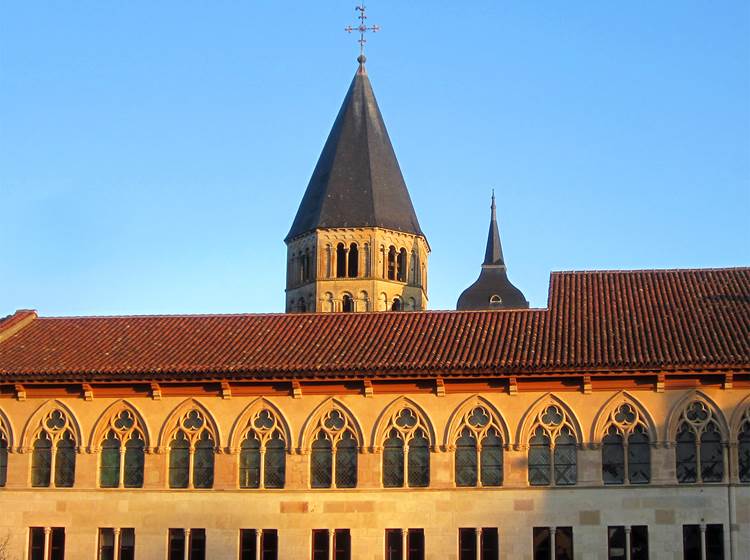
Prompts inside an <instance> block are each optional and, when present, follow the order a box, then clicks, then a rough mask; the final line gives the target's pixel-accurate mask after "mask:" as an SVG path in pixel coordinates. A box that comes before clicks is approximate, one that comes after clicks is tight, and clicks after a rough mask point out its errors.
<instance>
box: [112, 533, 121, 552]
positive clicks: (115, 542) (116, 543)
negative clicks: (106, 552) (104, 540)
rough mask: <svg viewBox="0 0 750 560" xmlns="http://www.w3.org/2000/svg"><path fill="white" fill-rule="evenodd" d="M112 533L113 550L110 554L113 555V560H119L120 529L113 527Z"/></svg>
mask: <svg viewBox="0 0 750 560" xmlns="http://www.w3.org/2000/svg"><path fill="white" fill-rule="evenodd" d="M112 532H113V533H114V538H113V540H112V543H113V545H114V550H113V552H112V554H113V555H114V560H120V529H119V528H118V527H115V528H114V529H112Z"/></svg>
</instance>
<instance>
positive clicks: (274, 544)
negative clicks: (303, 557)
mask: <svg viewBox="0 0 750 560" xmlns="http://www.w3.org/2000/svg"><path fill="white" fill-rule="evenodd" d="M260 552H261V555H260V560H277V558H278V557H279V534H278V533H277V532H276V529H263V532H262V533H261V535H260Z"/></svg>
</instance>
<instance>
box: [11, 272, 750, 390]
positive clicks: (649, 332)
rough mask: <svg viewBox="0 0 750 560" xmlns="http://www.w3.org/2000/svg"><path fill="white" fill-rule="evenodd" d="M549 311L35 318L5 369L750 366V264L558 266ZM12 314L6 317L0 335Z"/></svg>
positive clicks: (25, 376)
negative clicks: (578, 269)
mask: <svg viewBox="0 0 750 560" xmlns="http://www.w3.org/2000/svg"><path fill="white" fill-rule="evenodd" d="M548 303H549V305H548V308H547V309H529V310H525V309H524V310H503V311H427V312H413V313H395V312H389V313H347V314H344V313H338V314H298V315H291V314H275V315H204V316H133V317H64V318H52V317H51V318H46V317H42V318H37V319H34V320H32V321H31V322H30V323H29V324H28V325H26V326H24V327H23V328H21V329H20V330H19V331H18V332H16V333H15V334H13V335H12V336H10V337H8V338H7V339H6V340H4V341H2V336H0V380H2V379H3V378H4V379H6V380H8V381H11V380H13V381H19V380H33V379H51V378H54V379H60V380H67V381H76V380H81V381H84V380H85V381H96V380H112V379H143V378H146V379H149V380H151V379H185V378H208V379H212V378H230V379H231V378H243V377H244V378H252V379H255V378H289V377H300V378H301V377H314V376H345V377H357V376H376V375H430V376H432V375H445V376H450V375H462V376H463V375H487V374H494V375H502V374H518V375H522V374H524V373H528V374H535V373H539V374H541V373H574V372H575V373H585V372H589V371H590V372H594V371H606V372H618V371H644V370H650V371H653V370H666V371H668V370H707V369H709V370H710V369H716V370H718V369H724V370H738V369H744V370H747V369H748V368H750V268H734V269H704V270H650V271H602V272H556V273H553V274H552V277H551V282H550V292H549V302H548ZM18 321H19V319H18V317H17V316H13V317H11V318H9V319H6V320H5V321H4V322H0V335H2V332H3V331H4V330H5V329H6V328H7V327H8V325H9V324H11V323H17V322H18Z"/></svg>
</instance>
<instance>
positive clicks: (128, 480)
mask: <svg viewBox="0 0 750 560" xmlns="http://www.w3.org/2000/svg"><path fill="white" fill-rule="evenodd" d="M144 461H145V443H144V442H143V439H141V435H140V434H139V433H138V432H134V433H133V435H132V436H131V438H130V439H129V440H128V441H127V443H125V472H124V473H123V474H124V482H125V488H141V487H143V467H144Z"/></svg>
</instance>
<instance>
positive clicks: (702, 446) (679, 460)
mask: <svg viewBox="0 0 750 560" xmlns="http://www.w3.org/2000/svg"><path fill="white" fill-rule="evenodd" d="M675 440H676V472H677V482H679V483H681V484H686V483H692V482H721V481H722V480H723V479H724V445H723V443H722V437H721V429H720V427H719V423H718V422H717V420H716V418H715V417H714V413H713V411H712V410H711V407H709V406H708V405H707V404H706V403H705V402H703V401H702V400H695V401H693V402H691V403H690V404H689V405H688V406H687V407H685V409H684V410H683V411H682V414H681V417H680V423H679V425H678V427H677V435H676V438H675Z"/></svg>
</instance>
